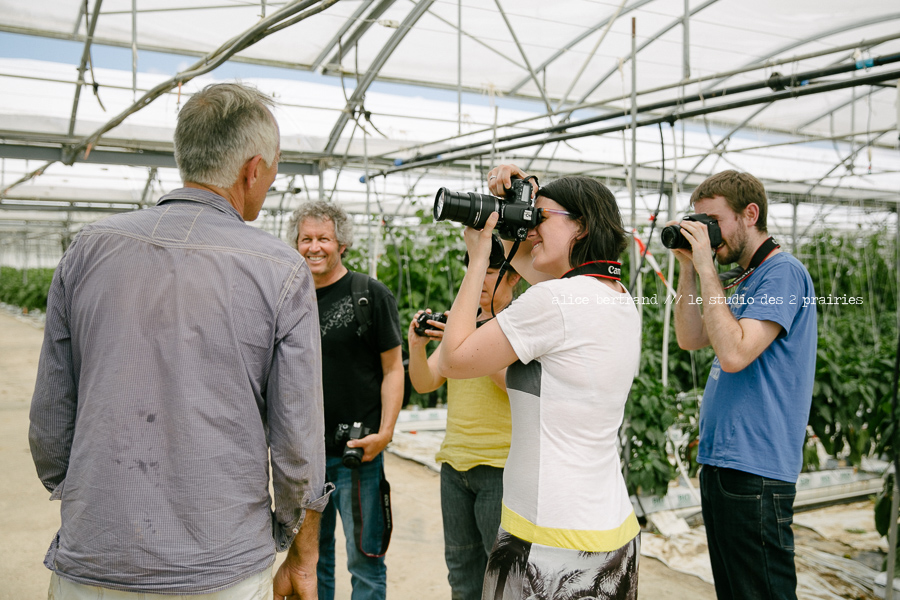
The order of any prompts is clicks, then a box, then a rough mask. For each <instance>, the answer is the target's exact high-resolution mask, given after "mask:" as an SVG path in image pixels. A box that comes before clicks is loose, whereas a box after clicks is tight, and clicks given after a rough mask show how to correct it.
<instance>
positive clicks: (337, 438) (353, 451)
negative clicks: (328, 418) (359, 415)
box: [334, 421, 372, 469]
mask: <svg viewBox="0 0 900 600" xmlns="http://www.w3.org/2000/svg"><path fill="white" fill-rule="evenodd" d="M371 433H372V430H371V429H369V428H368V427H365V426H363V424H362V423H360V422H358V421H357V422H355V423H353V425H347V424H346V423H340V424H339V425H338V426H337V427H336V428H335V430H334V445H335V446H341V445H343V446H344V454H343V455H342V456H341V462H342V463H343V465H344V466H345V467H347V468H348V469H356V468H358V467H359V465H361V464H362V457H363V449H362V448H350V447H348V446H347V445H346V444H347V442H349V441H350V440H358V439H360V438H364V437H366V436H367V435H369V434H371Z"/></svg>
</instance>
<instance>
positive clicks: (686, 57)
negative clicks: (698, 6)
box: [681, 0, 691, 80]
mask: <svg viewBox="0 0 900 600" xmlns="http://www.w3.org/2000/svg"><path fill="white" fill-rule="evenodd" d="M681 25H682V27H681V34H682V38H681V50H682V52H683V55H682V61H681V69H682V70H681V76H682V78H683V79H685V80H687V79H690V78H691V0H684V18H683V19H682V21H681Z"/></svg>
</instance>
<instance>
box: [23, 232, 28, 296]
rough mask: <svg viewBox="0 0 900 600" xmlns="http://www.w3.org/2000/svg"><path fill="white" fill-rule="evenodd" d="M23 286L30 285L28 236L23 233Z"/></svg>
mask: <svg viewBox="0 0 900 600" xmlns="http://www.w3.org/2000/svg"><path fill="white" fill-rule="evenodd" d="M22 285H28V234H27V233H25V232H24V231H23V232H22Z"/></svg>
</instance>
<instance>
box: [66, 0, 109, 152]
mask: <svg viewBox="0 0 900 600" xmlns="http://www.w3.org/2000/svg"><path fill="white" fill-rule="evenodd" d="M102 3H103V0H96V1H95V2H94V14H93V15H91V22H90V24H89V25H88V32H87V37H86V38H85V40H84V50H83V51H82V53H81V64H80V65H78V81H77V82H76V83H75V100H74V101H73V102H72V116H71V117H70V118H69V135H74V133H75V117H76V115H77V114H78V102H79V100H80V99H81V88H82V86H84V70H85V69H86V68H87V63H88V61H89V60H90V59H91V42H93V41H94V30H96V29H97V20H98V19H99V17H100V5H101V4H102ZM92 72H93V71H92Z"/></svg>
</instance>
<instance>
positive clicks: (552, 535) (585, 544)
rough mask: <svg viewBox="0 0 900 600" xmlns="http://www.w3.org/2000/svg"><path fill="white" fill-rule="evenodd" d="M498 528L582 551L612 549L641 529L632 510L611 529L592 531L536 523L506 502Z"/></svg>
mask: <svg viewBox="0 0 900 600" xmlns="http://www.w3.org/2000/svg"><path fill="white" fill-rule="evenodd" d="M500 527H502V528H503V530H504V531H506V532H507V533H511V534H513V535H514V536H516V537H517V538H520V539H523V540H525V541H526V542H532V543H534V544H541V545H542V546H553V547H555V548H568V549H570V550H582V551H585V552H612V551H613V550H618V549H619V548H621V547H622V546H624V545H625V544H627V543H628V542H630V541H631V540H632V539H633V538H634V537H635V536H636V535H637V534H638V533H640V531H641V526H640V525H639V524H638V521H637V517H636V516H635V514H634V511H632V512H631V514H629V515H628V516H627V517H626V518H625V521H623V522H622V524H621V525H619V526H618V527H616V528H614V529H606V530H603V531H593V530H590V529H558V528H555V527H541V526H540V525H535V524H534V523H532V522H531V521H529V520H528V519H526V518H525V517H523V516H522V515H519V514H517V513H516V512H515V511H512V510H510V509H509V508H508V507H507V506H506V504H504V505H503V512H502V515H501V517H500Z"/></svg>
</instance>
